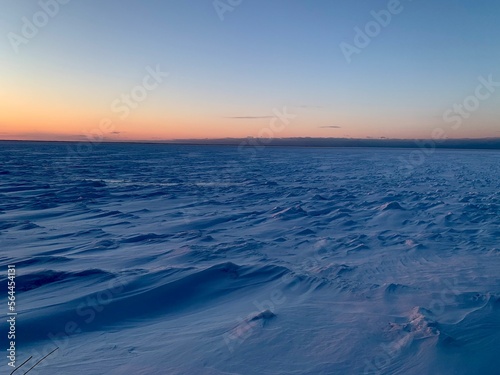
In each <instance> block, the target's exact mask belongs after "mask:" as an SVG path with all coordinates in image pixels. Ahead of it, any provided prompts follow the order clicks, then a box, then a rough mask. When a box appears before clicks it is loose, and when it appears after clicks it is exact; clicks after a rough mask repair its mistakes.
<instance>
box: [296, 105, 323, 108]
mask: <svg viewBox="0 0 500 375" xmlns="http://www.w3.org/2000/svg"><path fill="white" fill-rule="evenodd" d="M295 108H303V109H319V108H323V107H322V106H320V105H305V104H304V105H297V106H295Z"/></svg>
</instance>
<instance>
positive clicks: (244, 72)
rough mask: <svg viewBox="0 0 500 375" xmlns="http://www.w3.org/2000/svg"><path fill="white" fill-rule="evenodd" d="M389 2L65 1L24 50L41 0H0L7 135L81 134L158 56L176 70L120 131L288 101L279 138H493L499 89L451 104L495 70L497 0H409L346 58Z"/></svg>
mask: <svg viewBox="0 0 500 375" xmlns="http://www.w3.org/2000/svg"><path fill="white" fill-rule="evenodd" d="M51 1H56V0H45V1H44V0H42V3H47V4H49V3H50V2H51ZM392 1H395V0H392ZM390 3H391V2H389V1H326V0H324V1H305V0H304V1H298V0H292V1H285V0H276V1H264V0H252V1H250V0H242V1H241V2H240V3H239V4H238V1H236V0H220V1H219V2H217V3H216V4H218V9H219V12H220V9H231V10H230V11H229V10H228V11H226V12H225V13H224V14H223V19H221V17H220V13H218V12H217V10H216V7H215V6H214V2H213V1H212V0H193V1H181V0H170V1H130V0H125V1H123V0H122V1H117V0H114V1H97V0H85V1H83V0H71V1H69V2H68V3H67V4H59V3H58V8H59V9H58V11H57V12H56V14H55V15H54V16H53V17H49V20H48V22H47V24H46V25H44V26H43V27H40V28H39V30H38V33H37V35H36V36H34V37H33V38H28V42H27V43H26V44H20V45H18V46H17V47H18V51H17V53H16V51H15V48H14V47H13V45H12V38H13V36H12V35H13V33H14V34H16V35H18V36H21V37H23V34H22V26H23V22H24V21H23V17H26V18H27V19H28V20H33V16H34V15H35V14H36V13H37V12H40V11H41V10H42V11H43V7H42V6H41V5H40V3H38V2H35V1H14V0H8V1H7V0H6V1H4V7H3V12H2V15H1V16H0V17H1V18H0V32H1V33H2V35H3V36H4V37H3V38H2V43H1V44H0V55H1V56H2V57H1V60H0V64H1V65H0V77H1V78H0V80H2V81H4V82H3V85H2V86H3V87H4V89H3V91H4V95H3V97H4V98H3V99H5V100H3V102H4V105H6V106H7V107H6V108H16V110H17V112H19V108H23V106H25V107H26V108H27V110H26V113H22V114H13V113H9V114H7V115H5V114H4V115H3V117H1V116H2V115H0V135H4V137H5V135H6V134H10V135H12V137H21V135H22V134H23V132H24V133H25V134H28V133H29V134H31V135H33V134H37V133H39V134H41V137H42V136H45V137H49V136H55V137H67V136H79V135H81V134H83V133H85V131H88V130H89V129H92V128H94V127H95V126H97V125H96V124H97V123H99V120H100V119H101V118H103V117H110V116H113V113H110V103H111V102H113V100H114V99H115V98H117V97H119V96H120V95H121V94H122V93H123V92H128V91H130V89H131V88H133V87H135V85H137V84H138V83H140V82H141V79H142V78H143V76H144V74H145V72H146V70H145V69H146V68H147V67H148V66H157V65H160V66H161V67H162V69H164V70H165V71H168V73H169V77H168V79H166V80H165V82H162V84H161V85H160V87H158V89H155V90H154V91H153V92H151V93H149V94H148V98H147V99H146V100H145V101H144V103H141V105H140V106H138V107H139V108H137V109H136V110H134V111H133V113H132V114H131V115H130V116H129V117H128V118H127V119H125V120H120V119H117V120H116V127H117V128H118V129H120V131H116V132H114V133H115V134H120V135H119V136H120V137H123V138H124V139H129V138H144V139H145V138H155V139H158V138H165V139H170V138H178V137H225V136H256V135H257V134H259V131H260V129H262V128H266V127H268V126H269V118H268V117H271V116H272V115H273V111H274V110H276V109H283V108H285V107H286V108H287V109H288V111H290V112H293V113H294V115H296V116H295V117H294V120H293V121H292V122H291V123H290V124H287V126H286V129H284V130H282V131H280V133H279V134H276V135H275V136H348V137H395V138H397V137H403V138H412V137H422V138H424V137H428V136H429V134H430V133H431V132H432V130H433V129H434V128H436V127H443V128H445V127H447V128H446V130H447V136H448V137H450V138H457V137H483V136H499V133H498V131H499V130H500V127H499V126H498V118H499V116H498V115H499V114H500V113H499V109H498V108H500V106H498V103H499V98H500V88H499V89H496V90H495V91H494V92H492V93H491V95H490V96H489V98H488V99H487V100H481V101H480V104H479V106H478V108H477V109H476V108H474V110H473V111H470V113H467V115H468V116H467V117H466V118H465V117H464V118H463V126H461V127H460V128H459V129H456V130H452V129H450V127H449V126H450V125H449V124H448V123H446V122H445V121H444V120H443V114H444V113H445V112H446V111H447V110H449V109H450V108H452V107H453V105H454V104H456V103H462V102H463V101H464V100H466V98H467V97H469V96H470V95H473V94H474V92H475V89H476V87H477V86H478V85H479V81H478V79H479V77H481V76H483V77H488V76H492V77H493V79H494V80H495V81H498V82H500V65H499V64H498V63H499V61H500V48H498V46H499V42H500V26H499V25H500V24H499V23H498V15H499V14H500V3H498V2H495V1H492V0H490V1H480V2H473V1H465V0H458V1H456V0H455V1H452V0H448V1H446V0H444V1H430V0H413V1H409V0H407V1H401V2H400V5H399V6H398V9H399V10H400V11H399V12H398V13H397V14H391V20H390V22H389V23H388V24H387V25H385V26H380V31H379V32H377V33H376V35H375V36H373V37H370V44H369V45H368V46H367V47H366V48H361V49H359V50H360V53H357V54H354V55H352V56H351V57H352V61H351V62H350V63H348V61H347V60H346V58H345V56H344V54H343V52H342V50H341V48H340V45H341V43H348V44H350V45H352V46H354V47H356V45H355V43H354V39H355V36H356V31H355V28H356V27H358V28H360V29H361V30H365V27H366V25H367V24H368V23H369V22H373V21H374V16H373V12H377V13H379V12H385V11H387V9H389V7H390V6H389V4H390ZM231 4H233V5H231ZM393 5H394V3H393ZM386 14H387V13H386ZM23 98H24V100H25V101H26V102H25V103H22V104H20V103H19V101H20V100H22V99H23ZM11 102H12V103H11ZM34 102H36V103H38V104H37V105H34V106H33V108H31V107H30V106H31V103H34ZM72 116H73V117H74V118H73V117H72ZM236 117H245V118H244V119H236ZM331 126H336V127H338V128H333V127H331ZM14 134H15V135H14ZM117 136H118V135H117Z"/></svg>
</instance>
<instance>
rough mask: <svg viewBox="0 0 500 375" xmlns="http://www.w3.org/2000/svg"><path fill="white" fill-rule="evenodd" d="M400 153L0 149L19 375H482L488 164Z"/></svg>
mask: <svg viewBox="0 0 500 375" xmlns="http://www.w3.org/2000/svg"><path fill="white" fill-rule="evenodd" d="M69 147H74V146H69ZM411 152H412V151H411V150H396V149H349V148H345V149H326V148H323V149H314V148H285V147H283V148H272V147H268V148H265V149H262V150H258V152H256V153H255V157H250V154H248V153H245V152H240V151H239V150H238V148H237V147H217V146H181V145H175V146H173V145H140V144H135V145H133V144H99V145H95V146H94V149H93V151H92V152H91V153H89V154H84V155H75V154H74V153H68V145H67V144H64V143H61V144H57V143H14V142H12V143H9V142H5V143H0V244H1V250H2V251H1V254H0V263H1V269H3V270H4V271H2V272H1V273H0V275H1V276H0V285H1V288H2V293H1V294H0V306H5V307H6V306H7V287H6V277H7V272H6V270H7V265H8V264H15V265H16V266H17V273H18V275H17V291H18V311H19V316H18V322H17V330H18V337H17V345H18V361H19V363H21V362H22V361H23V360H24V359H26V358H27V357H29V356H30V355H33V356H34V358H40V357H41V356H43V354H46V353H48V352H50V351H51V350H52V349H53V348H54V347H55V346H59V348H60V349H59V350H58V351H57V352H56V353H54V354H53V355H52V356H50V357H49V358H48V359H47V360H46V361H44V362H43V363H42V364H41V365H40V367H38V368H37V371H35V370H33V371H32V372H31V373H30V374H36V373H38V374H53V375H59V374H61V375H62V374H64V375H67V374H86V375H92V374H445V375H448V374H450V375H451V374H486V375H488V374H498V373H499V370H498V368H499V364H500V361H499V358H498V353H500V299H499V298H500V274H499V270H500V250H499V243H498V242H499V238H500V226H499V224H500V216H499V214H500V192H499V186H500V177H499V176H500V152H498V151H466V150H462V151H453V150H442V151H436V152H435V153H434V154H433V155H430V156H427V157H426V159H425V161H424V163H423V164H422V165H420V166H416V167H415V168H414V170H413V171H409V170H408V168H407V167H406V166H405V163H404V162H403V160H408V158H409V155H410V153H411ZM251 155H254V154H253V153H252V154H251ZM0 328H1V332H6V329H7V324H6V322H5V321H3V322H2V323H1V324H0ZM1 340H2V341H1V342H2V344H6V335H5V334H2V337H1ZM4 347H5V345H4ZM4 362H5V363H4V364H0V366H4V369H5V368H7V367H6V360H4Z"/></svg>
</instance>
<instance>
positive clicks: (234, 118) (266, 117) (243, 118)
mask: <svg viewBox="0 0 500 375" xmlns="http://www.w3.org/2000/svg"><path fill="white" fill-rule="evenodd" d="M224 118H229V119H232V120H261V119H269V118H273V116H231V117H224Z"/></svg>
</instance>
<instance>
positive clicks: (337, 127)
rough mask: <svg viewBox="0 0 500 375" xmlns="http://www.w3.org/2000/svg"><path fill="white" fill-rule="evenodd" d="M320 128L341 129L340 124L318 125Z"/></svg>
mask: <svg viewBox="0 0 500 375" xmlns="http://www.w3.org/2000/svg"><path fill="white" fill-rule="evenodd" d="M320 128H321V129H342V127H341V126H335V125H332V126H320Z"/></svg>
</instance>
